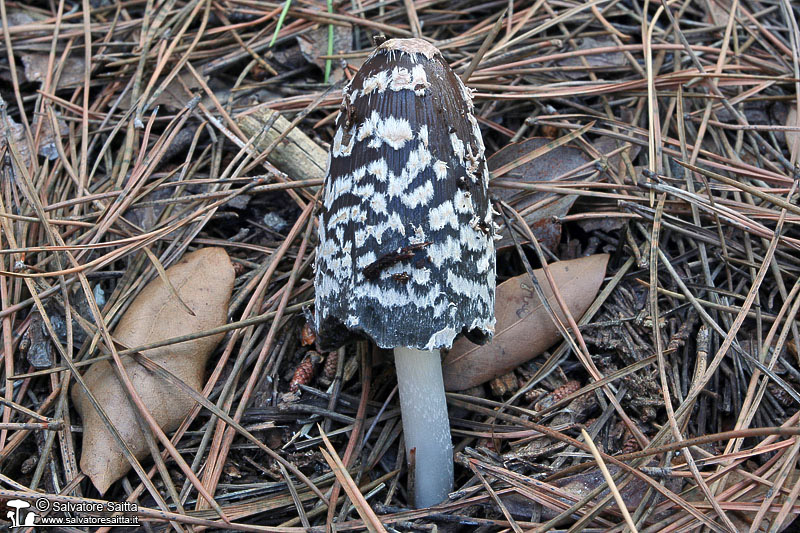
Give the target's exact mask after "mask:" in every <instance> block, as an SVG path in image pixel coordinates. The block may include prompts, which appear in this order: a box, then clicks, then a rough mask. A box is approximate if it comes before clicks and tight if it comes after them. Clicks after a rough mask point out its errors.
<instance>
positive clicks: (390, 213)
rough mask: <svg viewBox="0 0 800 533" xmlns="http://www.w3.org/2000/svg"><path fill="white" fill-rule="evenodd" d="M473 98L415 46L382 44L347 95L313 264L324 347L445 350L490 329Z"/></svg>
mask: <svg viewBox="0 0 800 533" xmlns="http://www.w3.org/2000/svg"><path fill="white" fill-rule="evenodd" d="M488 185H489V172H488V169H487V167H486V161H485V157H484V146H483V140H482V138H481V132H480V129H479V127H478V121H477V119H476V118H475V116H474V115H473V105H472V95H471V93H470V91H469V90H468V89H467V88H466V87H465V86H464V84H463V83H462V82H461V79H459V78H458V76H456V75H455V73H454V72H453V71H452V69H451V68H450V66H449V65H448V64H447V63H446V62H445V60H444V58H443V57H442V55H441V53H440V52H439V51H438V50H437V49H436V48H435V47H434V46H433V45H431V44H430V43H428V42H426V41H423V40H421V39H391V40H388V41H386V42H384V43H383V44H382V45H380V46H379V47H378V48H377V49H376V50H375V51H374V52H373V53H372V55H371V56H370V57H369V58H368V59H367V60H366V61H365V62H364V65H363V66H362V67H361V69H360V70H359V71H358V73H357V74H356V75H355V77H354V78H353V79H352V81H351V82H350V83H349V84H348V85H347V86H346V87H345V89H344V97H343V100H342V105H341V108H340V111H339V115H338V117H337V119H336V135H335V137H334V140H333V144H332V146H331V151H330V154H329V164H328V173H327V177H326V180H325V190H324V195H323V206H322V209H321V210H320V217H319V245H318V248H317V257H316V265H315V267H316V278H315V287H316V302H315V307H316V325H317V332H318V338H319V339H320V343H321V345H322V348H323V349H334V348H336V347H338V346H341V345H342V344H343V343H345V342H346V341H347V340H349V339H350V338H352V337H353V336H354V334H355V335H357V336H363V337H368V338H370V339H372V340H373V341H374V342H375V343H376V344H377V345H378V346H380V347H381V348H395V347H398V346H406V347H410V348H416V349H420V350H434V349H439V348H450V347H451V346H452V344H453V341H454V339H455V338H456V337H457V336H458V335H459V334H461V333H465V334H467V335H468V336H469V338H470V339H471V340H474V341H476V342H485V341H486V340H488V339H489V338H490V337H491V335H492V333H493V331H494V290H495V253H494V233H495V230H494V224H493V221H492V210H491V207H490V205H489V197H488Z"/></svg>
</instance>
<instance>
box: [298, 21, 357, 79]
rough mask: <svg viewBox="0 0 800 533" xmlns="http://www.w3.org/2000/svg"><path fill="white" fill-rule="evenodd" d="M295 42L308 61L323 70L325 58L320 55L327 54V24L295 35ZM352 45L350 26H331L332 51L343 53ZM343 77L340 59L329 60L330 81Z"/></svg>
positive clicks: (349, 49) (350, 48)
mask: <svg viewBox="0 0 800 533" xmlns="http://www.w3.org/2000/svg"><path fill="white" fill-rule="evenodd" d="M297 44H298V45H299V46H300V52H301V53H302V54H303V57H304V58H305V59H306V61H308V62H309V63H313V64H315V65H317V66H318V67H319V68H320V69H322V70H323V71H325V61H326V60H325V59H320V56H323V55H327V53H328V26H327V25H323V26H320V27H319V28H316V29H313V30H311V31H309V32H306V33H304V34H303V35H300V36H298V37H297ZM352 47H353V29H352V28H351V27H350V26H334V27H333V53H334V54H344V53H347V52H350V51H351V50H352ZM342 78H344V70H343V69H342V66H341V61H338V60H332V61H331V75H330V79H329V80H328V81H330V82H331V83H336V82H337V81H339V80H341V79H342Z"/></svg>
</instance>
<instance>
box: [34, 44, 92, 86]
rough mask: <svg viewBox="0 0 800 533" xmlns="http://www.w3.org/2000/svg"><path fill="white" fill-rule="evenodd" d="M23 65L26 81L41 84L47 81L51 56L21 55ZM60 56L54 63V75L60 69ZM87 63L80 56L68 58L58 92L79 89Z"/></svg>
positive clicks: (39, 54)
mask: <svg viewBox="0 0 800 533" xmlns="http://www.w3.org/2000/svg"><path fill="white" fill-rule="evenodd" d="M20 57H21V58H22V64H23V65H24V66H25V79H27V80H28V81H30V82H37V81H38V82H41V83H44V81H45V80H46V79H47V72H48V68H47V66H48V64H49V62H50V54H43V53H38V52H30V53H25V54H21V55H20ZM59 60H60V56H59V55H57V56H56V58H55V60H54V62H53V73H55V72H56V71H57V69H58V68H59V65H58V62H59ZM84 65H85V62H84V60H83V57H82V56H80V55H79V54H72V55H70V56H67V58H66V60H65V62H64V66H63V67H61V75H60V76H59V78H58V85H57V86H56V90H60V89H67V88H72V87H78V86H79V85H83V71H84Z"/></svg>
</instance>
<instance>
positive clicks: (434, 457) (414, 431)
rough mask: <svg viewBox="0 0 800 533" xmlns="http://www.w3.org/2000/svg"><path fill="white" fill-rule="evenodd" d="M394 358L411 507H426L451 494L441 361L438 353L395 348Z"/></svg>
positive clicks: (450, 456) (450, 452)
mask: <svg viewBox="0 0 800 533" xmlns="http://www.w3.org/2000/svg"><path fill="white" fill-rule="evenodd" d="M394 358H395V366H396V368H397V384H398V388H399V390H400V407H401V410H402V415H403V435H404V436H405V445H406V457H407V458H408V463H409V470H410V471H411V472H412V474H413V479H414V489H413V493H414V506H415V507H430V506H432V505H436V504H438V503H441V502H442V501H444V500H445V499H446V498H447V495H448V494H449V493H450V491H452V490H453V441H452V439H451V437H450V419H449V417H448V415H447V402H446V400H445V395H444V382H443V380H442V361H441V357H440V355H439V351H438V350H436V351H423V350H417V349H414V348H395V349H394ZM412 469H413V470H412Z"/></svg>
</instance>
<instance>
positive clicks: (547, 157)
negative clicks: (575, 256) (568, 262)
mask: <svg viewBox="0 0 800 533" xmlns="http://www.w3.org/2000/svg"><path fill="white" fill-rule="evenodd" d="M549 142H552V139H548V138H546V137H533V138H531V139H526V140H524V141H522V142H518V143H514V144H509V145H508V146H505V147H503V148H502V149H500V150H499V151H497V152H496V153H495V154H494V155H492V157H490V158H489V160H488V161H487V165H489V170H490V171H494V170H496V169H498V168H501V167H503V166H504V165H506V164H508V163H511V162H513V161H516V160H518V159H519V158H521V157H523V156H525V155H527V154H529V153H531V152H533V151H534V150H537V149H539V148H541V147H543V146H545V145H546V144H547V143H549ZM590 161H591V160H590V159H589V158H588V157H587V156H586V154H584V153H583V152H582V151H581V150H579V149H578V148H574V147H572V146H558V147H556V148H554V149H552V150H550V151H549V152H547V153H545V154H543V155H541V156H539V157H537V158H536V159H533V160H532V161H528V162H527V163H524V164H522V165H520V166H518V167H517V168H515V169H514V170H512V171H511V172H509V173H507V174H504V175H503V176H502V178H500V179H497V180H492V181H491V182H490V184H489V187H490V188H491V190H492V193H493V194H494V195H495V196H497V198H499V199H501V200H504V201H506V202H508V204H509V205H510V206H511V207H513V208H514V209H516V210H517V211H520V212H521V214H523V217H524V219H525V222H527V223H528V225H529V226H530V227H531V230H532V231H533V234H534V235H535V236H536V238H537V239H539V242H541V244H542V245H544V246H546V247H548V248H550V249H551V250H552V249H555V247H556V246H557V245H558V241H559V240H560V239H561V224H560V223H559V222H556V221H555V220H554V218H556V217H562V216H564V215H566V214H567V213H568V212H569V209H570V208H571V207H572V204H574V203H575V200H576V199H577V198H578V197H577V196H576V195H574V194H555V193H550V192H534V191H530V190H522V189H512V188H507V187H500V186H499V183H501V182H503V181H516V182H524V183H530V184H542V185H549V184H548V183H546V182H549V181H553V180H555V179H556V178H557V177H559V176H562V175H564V174H566V173H567V172H570V171H571V170H575V169H576V168H578V167H580V166H582V165H585V164H586V163H589V162H590ZM527 208H531V210H530V212H529V213H528V212H525V210H526V209H527ZM500 235H501V236H502V239H501V240H500V241H499V242H498V243H497V244H495V246H496V247H497V249H500V248H503V247H505V246H511V245H513V241H512V240H511V237H510V236H509V235H508V229H507V228H502V230H501V231H500Z"/></svg>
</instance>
